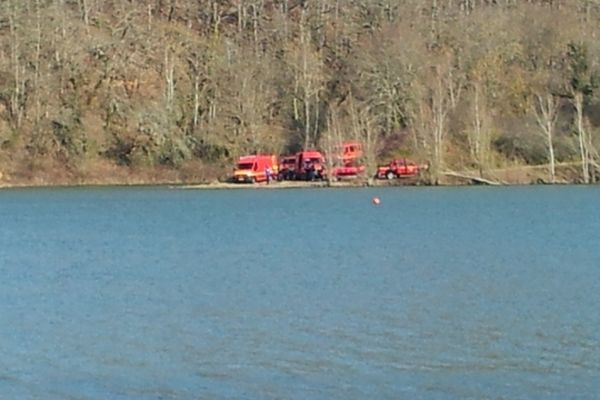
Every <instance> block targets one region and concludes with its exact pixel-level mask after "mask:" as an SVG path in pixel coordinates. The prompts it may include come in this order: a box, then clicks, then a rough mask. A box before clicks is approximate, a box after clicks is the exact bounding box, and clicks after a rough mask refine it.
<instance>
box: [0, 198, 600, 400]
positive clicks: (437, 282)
mask: <svg viewBox="0 0 600 400" xmlns="http://www.w3.org/2000/svg"><path fill="white" fill-rule="evenodd" d="M597 194H598V190H597V189H596V188H593V187H590V188H584V187H572V188H567V187H559V188H552V187H536V188H530V187H528V188H459V189H454V188H446V189H442V188H435V189H424V188H399V189H392V188H390V189H353V190H282V191H271V190H269V191H261V190H247V191H185V190H173V189H166V188H143V189H113V188H105V189H61V190H8V191H2V192H0V220H1V221H2V225H1V228H0V244H1V247H0V273H1V274H2V279H0V307H1V310H0V349H1V350H2V354H3V356H2V361H3V362H2V365H3V369H2V370H0V394H1V395H0V398H19V399H38V398H39V399H65V398H78V399H79V398H81V399H107V398H110V399H197V398H225V399H227V398H231V399H239V398H249V399H265V398H273V399H280V398H286V399H288V398H293V399H306V398H311V399H349V398H378V399H383V398H389V399H397V398H411V399H414V398H424V399H429V398H436V399H458V398H460V399H463V398H478V399H479V398H511V399H514V398H523V399H530V398H556V399H562V398H582V399H588V398H589V399H592V398H595V397H596V396H597V393H600V383H597V379H596V378H597V377H598V375H599V373H600V353H599V352H598V351H597V349H598V346H599V344H600V334H598V330H597V327H598V326H600V317H599V314H598V312H597V309H598V303H599V300H600V294H599V293H600V291H599V289H600V272H599V270H598V268H597V266H598V265H600V253H599V252H598V251H597V240H596V239H595V237H596V234H597V232H598V221H599V220H600V219H599V218H598V216H599V215H598V211H597V207H595V201H596V199H597ZM374 195H377V196H378V197H380V198H381V199H382V204H381V205H380V206H377V207H375V206H373V205H372V204H371V201H370V199H371V198H372V197H373V196H374Z"/></svg>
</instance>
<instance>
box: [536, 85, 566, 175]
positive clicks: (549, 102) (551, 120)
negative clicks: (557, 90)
mask: <svg viewBox="0 0 600 400" xmlns="http://www.w3.org/2000/svg"><path fill="white" fill-rule="evenodd" d="M535 98H536V101H537V103H536V104H535V105H534V112H535V118H536V121H537V123H538V126H539V127H540V128H541V130H542V132H543V134H544V137H545V139H546V146H547V149H548V159H549V161H550V181H551V182H552V183H556V161H555V158H554V142H553V137H554V126H555V125H556V120H557V118H558V107H559V105H560V103H559V102H558V100H557V99H556V98H555V97H554V96H553V95H552V94H550V93H548V94H546V95H545V96H542V95H539V94H537V95H536V96H535Z"/></svg>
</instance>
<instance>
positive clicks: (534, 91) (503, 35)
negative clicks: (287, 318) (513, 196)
mask: <svg viewBox="0 0 600 400" xmlns="http://www.w3.org/2000/svg"><path fill="white" fill-rule="evenodd" d="M599 35H600V1H598V0H581V1H575V0H572V1H567V0H536V1H534V0H528V1H526V0H400V1H398V0H397V1H392V0H313V1H308V0H304V1H302V0H229V1H227V0H222V1H216V0H206V1H204V0H136V1H131V0H129V1H121V0H3V1H2V2H1V3H0V171H2V172H3V174H4V178H3V179H5V180H12V181H31V182H36V181H39V180H40V179H42V180H47V181H52V180H53V179H54V180H57V181H71V180H73V181H77V180H79V181H85V180H86V179H88V178H90V177H92V178H93V179H94V180H96V181H102V180H103V178H104V177H106V178H107V180H109V181H110V179H109V175H113V176H114V175H115V174H117V175H118V174H119V173H123V172H122V171H127V174H136V173H142V172H143V173H144V174H150V175H152V174H154V173H157V174H158V173H159V172H156V171H162V172H160V173H162V174H166V175H165V176H168V177H170V178H169V179H176V180H177V179H182V180H202V179H210V178H213V177H216V176H219V175H221V174H223V173H225V172H226V170H227V168H229V166H230V165H231V162H232V160H233V159H234V158H235V157H237V156H238V155H240V154H245V153H254V152H274V153H276V154H285V153H288V152H290V151H295V150H297V149H299V148H302V147H319V148H321V149H323V150H324V151H326V152H327V151H328V150H329V151H331V149H333V148H334V147H335V145H336V144H337V143H339V142H340V141H341V140H343V139H350V138H352V139H360V140H362V141H363V143H364V144H365V148H366V150H367V151H366V154H367V156H366V162H367V163H368V165H369V167H370V169H371V170H372V168H373V166H374V164H375V163H376V162H381V161H386V160H389V159H390V158H392V157H395V156H408V157H411V158H413V159H416V160H419V161H427V162H428V163H429V164H430V166H431V168H430V172H431V180H432V182H437V180H438V179H439V176H440V173H441V172H442V171H445V170H448V169H452V170H474V171H478V173H479V174H480V175H482V176H485V175H486V171H488V170H491V169H493V168H499V167H504V166H508V165H515V164H517V165H538V164H548V172H547V178H546V180H547V181H553V180H554V179H555V164H557V163H566V162H570V163H571V164H572V165H576V166H577V171H578V173H577V175H578V178H577V180H579V181H582V182H592V181H595V180H596V179H597V173H596V167H597V165H598V164H597V162H598V158H599V156H598V152H597V150H596V149H597V148H598V147H599V146H600V101H599V97H598V93H599V90H600V89H599V88H598V85H599V84H600V75H599V72H600V41H599V40H598V39H599ZM119 171H121V172H119ZM148 171H151V172H148ZM152 171H154V172H152ZM165 171H166V172H165ZM150 175H144V176H150ZM40 177H41V178H40Z"/></svg>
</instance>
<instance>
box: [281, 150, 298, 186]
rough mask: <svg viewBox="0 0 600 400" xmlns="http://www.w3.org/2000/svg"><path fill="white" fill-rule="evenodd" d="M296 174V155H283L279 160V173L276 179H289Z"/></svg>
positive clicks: (292, 178) (293, 177)
mask: <svg viewBox="0 0 600 400" xmlns="http://www.w3.org/2000/svg"><path fill="white" fill-rule="evenodd" d="M295 176H296V156H295V155H292V156H283V157H281V159H280V161H279V174H278V175H277V179H279V180H280V181H291V180H294V179H295Z"/></svg>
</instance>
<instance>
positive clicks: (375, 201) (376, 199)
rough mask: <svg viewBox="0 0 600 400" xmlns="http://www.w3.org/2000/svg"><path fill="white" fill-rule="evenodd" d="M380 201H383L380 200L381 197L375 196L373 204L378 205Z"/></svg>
mask: <svg viewBox="0 0 600 400" xmlns="http://www.w3.org/2000/svg"><path fill="white" fill-rule="evenodd" d="M380 203H381V200H379V197H373V204H375V205H376V206H378V205H379V204H380Z"/></svg>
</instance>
